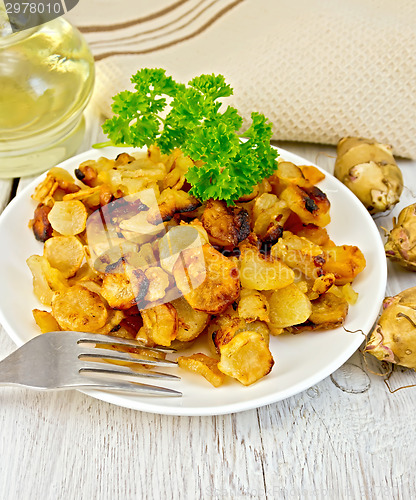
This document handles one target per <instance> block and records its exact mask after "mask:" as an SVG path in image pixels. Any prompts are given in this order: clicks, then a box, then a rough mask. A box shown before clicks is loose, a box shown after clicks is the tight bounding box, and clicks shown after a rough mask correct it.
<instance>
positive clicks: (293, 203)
mask: <svg viewBox="0 0 416 500" xmlns="http://www.w3.org/2000/svg"><path fill="white" fill-rule="evenodd" d="M280 199H281V200H283V201H285V202H286V203H287V206H288V207H289V208H290V210H292V212H295V214H296V215H298V216H299V218H300V220H301V221H302V223H303V224H314V225H315V226H319V227H324V226H326V225H328V224H329V222H330V221H331V217H330V215H329V209H330V203H329V200H328V198H327V196H326V194H325V193H324V192H322V191H321V190H320V189H319V188H318V187H316V186H313V187H312V188H301V187H299V186H296V185H295V184H289V185H288V186H287V187H286V188H285V189H284V190H283V191H282V193H281V195H280Z"/></svg>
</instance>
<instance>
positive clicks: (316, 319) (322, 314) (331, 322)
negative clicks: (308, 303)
mask: <svg viewBox="0 0 416 500" xmlns="http://www.w3.org/2000/svg"><path fill="white" fill-rule="evenodd" d="M347 314H348V302H347V301H346V299H344V298H341V297H337V296H336V295H334V294H333V293H324V294H323V295H321V296H320V297H319V298H318V299H316V300H313V301H312V312H311V314H310V316H309V321H311V322H312V323H314V324H315V325H319V326H320V328H327V329H328V328H336V327H338V326H340V325H342V324H343V323H344V321H345V318H346V317H347Z"/></svg>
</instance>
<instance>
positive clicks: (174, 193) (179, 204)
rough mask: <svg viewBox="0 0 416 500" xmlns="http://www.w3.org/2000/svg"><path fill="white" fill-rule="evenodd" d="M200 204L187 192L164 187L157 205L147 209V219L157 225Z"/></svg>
mask: <svg viewBox="0 0 416 500" xmlns="http://www.w3.org/2000/svg"><path fill="white" fill-rule="evenodd" d="M200 205H201V203H200V202H199V201H198V200H197V199H196V198H194V197H193V196H191V195H190V194H189V193H186V192H185V191H180V190H176V189H171V188H166V189H164V190H163V191H162V193H161V195H160V197H159V199H158V206H156V207H152V208H151V209H150V210H149V213H148V215H147V221H148V222H149V223H150V224H155V225H157V224H160V223H161V222H162V221H163V222H166V221H168V220H170V219H172V217H173V216H174V215H175V214H177V213H182V212H192V210H195V209H196V208H198V207H199V206H200Z"/></svg>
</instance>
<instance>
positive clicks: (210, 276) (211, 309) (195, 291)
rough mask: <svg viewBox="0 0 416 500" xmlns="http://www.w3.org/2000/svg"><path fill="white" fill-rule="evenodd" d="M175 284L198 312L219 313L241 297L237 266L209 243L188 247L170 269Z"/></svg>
mask: <svg viewBox="0 0 416 500" xmlns="http://www.w3.org/2000/svg"><path fill="white" fill-rule="evenodd" d="M173 275H174V277H175V281H176V285H177V287H178V288H179V290H180V291H181V292H182V294H183V295H184V297H185V299H186V300H187V301H188V303H189V304H190V305H191V307H193V308H194V309H196V310H197V311H203V312H206V313H208V314H219V313H221V312H222V311H224V310H225V309H226V308H227V307H228V305H229V304H232V303H233V302H234V301H235V300H236V299H237V297H238V296H239V294H240V280H239V273H238V267H237V265H236V264H235V263H234V262H233V261H232V260H230V259H228V258H227V257H224V255H222V254H221V253H220V252H218V251H217V250H215V248H213V247H212V246H211V245H210V244H205V245H203V246H202V252H201V247H199V248H187V249H186V250H184V251H183V252H182V254H181V258H180V259H178V260H177V261H176V263H175V265H174V267H173Z"/></svg>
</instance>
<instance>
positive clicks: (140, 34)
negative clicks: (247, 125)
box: [75, 0, 416, 158]
mask: <svg viewBox="0 0 416 500" xmlns="http://www.w3.org/2000/svg"><path fill="white" fill-rule="evenodd" d="M93 3H94V2H93ZM104 4H105V2H104ZM123 4H124V7H125V4H129V5H130V10H129V16H128V21H127V22H126V20H124V21H122V20H121V18H120V13H117V15H115V18H114V24H113V25H108V26H104V27H103V26H96V27H94V26H89V27H88V26H84V27H82V26H81V30H82V31H83V32H84V34H85V36H86V37H87V39H88V41H89V42H90V44H91V47H92V49H93V51H94V54H95V55H96V58H97V86H96V92H95V97H94V99H95V100H96V102H97V103H98V104H99V106H100V108H101V110H102V111H103V113H104V114H105V115H109V114H110V113H111V110H110V104H111V97H112V96H113V95H114V94H115V93H116V92H118V91H120V90H124V89H126V88H130V83H129V78H130V76H131V74H133V73H135V72H136V71H137V70H138V69H139V68H142V67H163V68H166V70H167V72H168V73H169V74H171V75H173V76H174V77H175V78H177V79H178V80H180V81H188V80H189V79H190V78H192V77H193V76H195V75H197V74H200V73H211V72H214V73H222V74H223V75H224V76H225V77H226V80H227V81H228V82H229V83H230V84H231V85H232V86H233V87H234V96H233V97H232V98H230V99H229V104H232V105H234V106H236V107H237V108H238V109H239V111H240V113H241V114H242V115H243V117H244V118H248V117H249V116H250V113H251V111H254V110H255V111H259V112H262V113H264V114H265V115H266V116H267V117H268V118H269V119H270V120H271V121H272V122H273V124H274V139H277V140H293V141H305V142H315V143H326V144H336V143H337V141H338V140H339V138H340V137H342V136H345V135H353V136H356V135H357V136H365V137H370V138H375V139H377V140H379V141H381V142H387V143H390V144H392V145H393V147H394V151H395V154H397V155H399V156H404V157H409V158H416V2H415V0H211V1H209V0H182V1H177V2H172V1H164V0H158V1H155V2H154V4H152V2H143V1H141V0H140V1H131V2H130V1H129V0H124V2H121V3H120V9H121V8H123ZM144 4H146V9H145V11H144V10H143V9H144ZM149 4H152V5H153V7H151V6H149ZM112 5H113V6H115V4H114V3H112ZM140 5H141V6H142V7H143V9H142V10H140ZM75 22H77V19H75ZM105 22H106V23H108V22H111V20H109V19H108V16H107V17H106V21H105ZM81 24H82V23H81Z"/></svg>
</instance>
